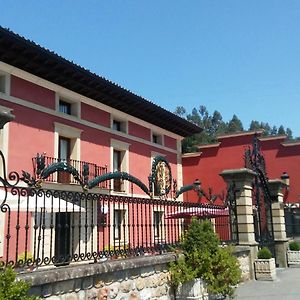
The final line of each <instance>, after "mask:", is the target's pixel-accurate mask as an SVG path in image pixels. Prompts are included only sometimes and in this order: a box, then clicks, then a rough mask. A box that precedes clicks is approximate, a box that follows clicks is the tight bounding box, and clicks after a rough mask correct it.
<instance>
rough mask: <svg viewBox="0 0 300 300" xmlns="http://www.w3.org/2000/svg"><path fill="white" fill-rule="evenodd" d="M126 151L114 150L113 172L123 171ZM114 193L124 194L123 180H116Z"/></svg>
mask: <svg viewBox="0 0 300 300" xmlns="http://www.w3.org/2000/svg"><path fill="white" fill-rule="evenodd" d="M124 156H125V151H120V150H114V152H113V171H114V172H121V171H122V160H123V159H124ZM114 191H115V192H123V191H124V186H123V181H122V180H121V179H119V178H118V179H114Z"/></svg>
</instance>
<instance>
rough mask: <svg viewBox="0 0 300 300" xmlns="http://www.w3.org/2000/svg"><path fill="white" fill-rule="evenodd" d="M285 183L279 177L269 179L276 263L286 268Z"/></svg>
mask: <svg viewBox="0 0 300 300" xmlns="http://www.w3.org/2000/svg"><path fill="white" fill-rule="evenodd" d="M285 186H286V184H285V183H284V182H283V181H282V180H280V179H274V180H269V190H270V193H271V196H272V197H273V201H272V219H273V230H274V240H275V252H276V264H278V265H279V267H281V268H286V267H287V266H288V265H287V259H286V252H287V244H288V239H287V237H286V228H285V219H284V203H283V193H282V189H283V188H284V187H285Z"/></svg>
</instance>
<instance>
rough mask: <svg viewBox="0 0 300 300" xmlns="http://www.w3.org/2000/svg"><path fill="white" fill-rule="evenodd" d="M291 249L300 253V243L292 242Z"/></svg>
mask: <svg viewBox="0 0 300 300" xmlns="http://www.w3.org/2000/svg"><path fill="white" fill-rule="evenodd" d="M289 249H290V250H292V251H300V243H298V242H296V241H292V242H290V243H289Z"/></svg>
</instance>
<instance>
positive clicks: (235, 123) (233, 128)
mask: <svg viewBox="0 0 300 300" xmlns="http://www.w3.org/2000/svg"><path fill="white" fill-rule="evenodd" d="M243 130H244V128H243V124H242V121H241V120H240V119H239V118H238V117H237V116H236V115H233V117H232V119H231V120H230V121H229V122H228V129H227V131H228V132H237V131H243Z"/></svg>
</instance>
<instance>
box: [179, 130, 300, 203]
mask: <svg viewBox="0 0 300 300" xmlns="http://www.w3.org/2000/svg"><path fill="white" fill-rule="evenodd" d="M253 137H254V134H251V135H249V134H245V135H242V136H231V137H227V138H220V139H219V142H220V145H216V146H213V147H208V148H206V147H203V148H202V149H201V148H200V151H201V155H200V157H183V159H182V164H183V178H184V184H185V185H186V184H191V183H193V182H194V180H195V179H196V178H198V179H199V180H200V181H201V183H202V188H203V189H204V190H205V191H208V188H209V187H212V189H213V193H214V194H219V193H221V192H222V191H226V184H225V182H224V181H223V179H222V177H221V176H219V174H220V173H221V172H222V171H223V170H226V169H238V168H243V167H244V151H245V149H246V148H247V147H248V146H250V145H252V142H253ZM283 142H284V138H283V137H278V138H277V139H264V138H261V141H260V145H261V151H262V153H263V155H264V157H265V161H266V169H267V175H268V177H269V179H275V178H277V179H279V178H280V176H281V175H282V173H283V172H287V173H288V175H289V176H290V188H289V194H288V197H287V199H286V200H287V201H288V202H299V195H300V186H299V184H298V181H299V171H300V145H295V146H284V145H283ZM184 199H185V200H188V199H189V200H193V201H196V199H197V197H196V195H195V193H194V192H189V193H188V194H185V195H184Z"/></svg>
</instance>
